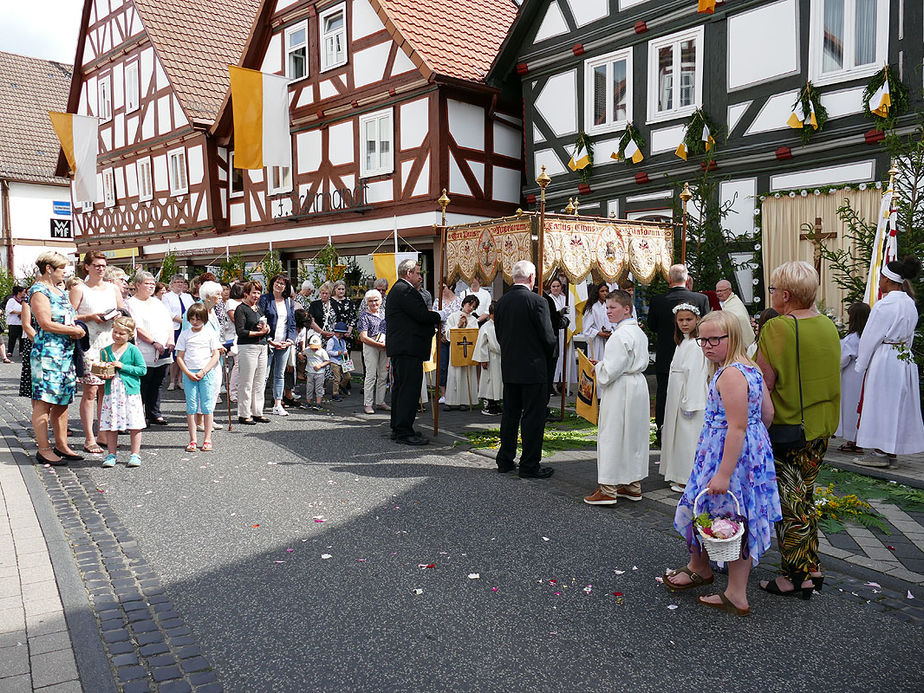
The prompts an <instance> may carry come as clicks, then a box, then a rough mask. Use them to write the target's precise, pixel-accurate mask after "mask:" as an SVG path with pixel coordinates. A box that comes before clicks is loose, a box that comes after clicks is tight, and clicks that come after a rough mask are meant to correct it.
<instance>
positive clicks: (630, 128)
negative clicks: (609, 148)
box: [616, 123, 648, 161]
mask: <svg viewBox="0 0 924 693" xmlns="http://www.w3.org/2000/svg"><path fill="white" fill-rule="evenodd" d="M629 140H635V146H636V147H638V148H639V149H640V150H641V151H642V152H643V153H644V150H645V145H647V144H648V143H647V142H646V141H645V138H644V137H642V135H641V133H640V132H639V131H638V128H636V127H635V126H634V125H632V123H629V124H628V125H626V131H625V132H624V133H622V137H621V138H620V140H619V146H618V147H617V148H616V154H617V156H618V157H619V159H620V160H626V161H631V159H626V146H627V145H628V144H629Z"/></svg>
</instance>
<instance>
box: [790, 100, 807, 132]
mask: <svg viewBox="0 0 924 693" xmlns="http://www.w3.org/2000/svg"><path fill="white" fill-rule="evenodd" d="M804 120H805V111H803V110H802V100H801V99H800V100H799V101H798V103H796V107H795V108H794V109H792V115H791V116H789V120H787V121H786V124H787V125H788V126H789V127H791V128H797V129H798V128H801V127H803V121H804Z"/></svg>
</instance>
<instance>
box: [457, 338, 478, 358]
mask: <svg viewBox="0 0 924 693" xmlns="http://www.w3.org/2000/svg"><path fill="white" fill-rule="evenodd" d="M456 346H460V347H462V356H463V357H465V358H466V359H468V348H469V347H473V346H475V342H470V341H468V337H465V336H463V337H462V340H461V341H458V342H456Z"/></svg>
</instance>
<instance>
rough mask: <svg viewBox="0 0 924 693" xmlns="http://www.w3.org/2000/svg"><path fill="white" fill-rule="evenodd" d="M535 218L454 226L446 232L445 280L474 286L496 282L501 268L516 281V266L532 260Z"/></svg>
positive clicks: (510, 278)
mask: <svg viewBox="0 0 924 693" xmlns="http://www.w3.org/2000/svg"><path fill="white" fill-rule="evenodd" d="M532 254H533V253H532V219H531V218H530V217H523V218H513V219H498V220H497V221H495V222H490V223H482V224H466V225H463V226H453V227H450V228H449V229H447V231H446V263H447V265H446V278H447V279H448V280H449V281H450V282H451V281H453V280H455V279H463V280H464V281H466V282H469V283H471V280H472V279H473V278H474V277H475V275H476V274H477V275H478V276H479V277H480V278H481V280H482V281H484V282H490V281H493V280H494V277H495V276H496V275H497V271H498V269H500V270H501V272H502V273H503V275H504V278H505V279H506V280H507V281H508V282H512V281H513V266H514V265H515V264H516V263H517V262H519V261H520V260H531V259H532Z"/></svg>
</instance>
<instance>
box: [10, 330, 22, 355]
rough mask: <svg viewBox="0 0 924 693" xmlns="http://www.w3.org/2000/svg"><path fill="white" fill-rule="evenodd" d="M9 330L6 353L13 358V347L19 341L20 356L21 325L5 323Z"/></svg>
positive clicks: (20, 353)
mask: <svg viewBox="0 0 924 693" xmlns="http://www.w3.org/2000/svg"><path fill="white" fill-rule="evenodd" d="M7 328H8V329H9V331H10V336H9V342H8V343H7V348H6V353H7V354H9V357H10V358H13V347H15V346H16V342H19V355H20V356H22V342H23V339H22V325H7Z"/></svg>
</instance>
